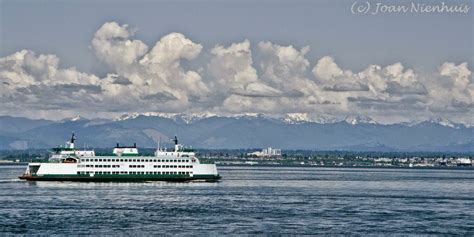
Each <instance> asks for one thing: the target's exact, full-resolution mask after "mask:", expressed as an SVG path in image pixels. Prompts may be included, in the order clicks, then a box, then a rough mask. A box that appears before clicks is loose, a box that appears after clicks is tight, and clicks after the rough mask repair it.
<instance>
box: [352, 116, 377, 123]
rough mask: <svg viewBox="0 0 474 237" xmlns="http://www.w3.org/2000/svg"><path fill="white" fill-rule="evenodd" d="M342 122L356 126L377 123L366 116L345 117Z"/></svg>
mask: <svg viewBox="0 0 474 237" xmlns="http://www.w3.org/2000/svg"><path fill="white" fill-rule="evenodd" d="M344 121H346V123H348V124H352V125H358V124H378V123H377V121H375V120H374V119H372V118H371V117H368V116H361V115H357V116H347V117H346V118H345V119H344Z"/></svg>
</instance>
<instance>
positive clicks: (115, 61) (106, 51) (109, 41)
mask: <svg viewBox="0 0 474 237" xmlns="http://www.w3.org/2000/svg"><path fill="white" fill-rule="evenodd" d="M133 34H134V33H133V31H131V30H130V29H128V25H119V24H118V23H116V22H107V23H105V24H104V25H102V26H101V27H100V28H99V30H97V32H96V33H95V34H94V38H93V39H92V48H93V50H94V52H95V55H97V57H98V58H99V59H100V60H102V61H104V62H105V63H107V64H108V65H110V66H112V67H113V68H114V69H115V70H119V71H120V70H121V69H122V67H126V66H128V65H131V64H133V63H136V62H137V60H138V59H139V58H140V57H141V56H143V55H144V54H145V53H146V52H147V51H148V46H147V45H146V44H145V43H143V42H142V41H140V40H130V39H129V37H131V36H133Z"/></svg>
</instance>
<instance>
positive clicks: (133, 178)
mask: <svg viewBox="0 0 474 237" xmlns="http://www.w3.org/2000/svg"><path fill="white" fill-rule="evenodd" d="M18 178H20V179H22V180H27V181H74V182H145V181H169V182H186V181H193V180H199V181H206V182H217V181H218V180H220V179H221V176H219V175H195V176H153V175H121V176H116V175H103V176H85V175H84V176H79V175H44V176H36V175H22V176H20V177H18Z"/></svg>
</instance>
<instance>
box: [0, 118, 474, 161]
mask: <svg viewBox="0 0 474 237" xmlns="http://www.w3.org/2000/svg"><path fill="white" fill-rule="evenodd" d="M72 132H75V134H76V137H77V139H78V140H77V143H76V146H77V147H79V148H82V147H96V148H99V147H101V148H105V147H113V146H115V144H116V143H120V144H133V143H137V144H138V146H139V147H156V146H157V144H158V143H159V142H160V141H161V143H162V144H164V145H167V146H171V143H170V138H172V137H174V136H175V135H177V136H178V138H179V139H180V142H181V143H183V144H184V145H186V146H192V147H195V148H203V149H224V148H225V149H238V148H263V147H269V146H270V147H274V148H281V149H307V150H353V151H440V152H447V151H450V152H473V151H474V127H472V126H469V125H464V124H459V123H453V122H451V121H449V120H446V119H441V118H436V119H430V120H427V121H418V122H410V123H399V124H380V123H377V122H376V121H375V120H373V119H372V118H370V117H363V116H351V117H346V118H345V119H335V118H326V117H311V118H310V117H308V116H307V115H306V114H287V115H285V116H282V117H271V116H266V115H264V114H243V115H235V116H218V115H215V114H210V113H202V114H190V115H185V114H166V113H142V114H141V113H129V114H124V115H122V116H120V117H118V118H115V119H86V118H81V117H75V118H71V119H65V120H61V121H51V120H42V119H41V120H35V119H28V118H20V117H11V116H0V149H2V150H11V149H28V148H50V147H55V146H58V145H62V144H64V142H65V141H66V140H67V139H68V138H69V137H70V135H71V133H72Z"/></svg>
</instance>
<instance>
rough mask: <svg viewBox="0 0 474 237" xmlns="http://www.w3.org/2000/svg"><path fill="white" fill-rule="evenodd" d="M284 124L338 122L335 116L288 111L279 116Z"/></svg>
mask: <svg viewBox="0 0 474 237" xmlns="http://www.w3.org/2000/svg"><path fill="white" fill-rule="evenodd" d="M281 120H282V121H283V122H284V123H286V124H301V123H319V124H326V123H336V122H340V120H338V119H337V118H334V117H330V116H323V115H309V114H308V113H288V114H286V115H285V116H283V117H282V118H281Z"/></svg>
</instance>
